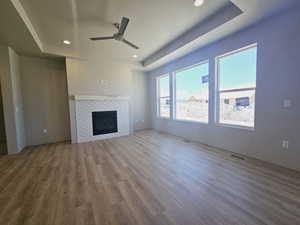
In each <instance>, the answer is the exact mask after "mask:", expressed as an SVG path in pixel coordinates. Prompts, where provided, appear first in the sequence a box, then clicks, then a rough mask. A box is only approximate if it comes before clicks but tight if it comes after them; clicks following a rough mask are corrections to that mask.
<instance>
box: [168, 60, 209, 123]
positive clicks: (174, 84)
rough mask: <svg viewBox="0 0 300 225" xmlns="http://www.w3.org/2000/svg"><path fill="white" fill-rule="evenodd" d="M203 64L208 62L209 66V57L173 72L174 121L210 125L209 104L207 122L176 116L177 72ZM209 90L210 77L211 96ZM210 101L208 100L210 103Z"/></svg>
mask: <svg viewBox="0 0 300 225" xmlns="http://www.w3.org/2000/svg"><path fill="white" fill-rule="evenodd" d="M203 64H208V66H209V59H206V60H203V61H201V62H199V63H196V64H193V65H190V66H186V67H182V68H180V69H178V70H175V71H174V72H173V73H172V87H173V90H172V107H173V109H172V112H173V113H172V115H173V118H172V119H173V120H174V121H178V122H187V123H195V124H202V125H208V124H209V121H210V113H209V106H208V121H207V122H203V121H197V120H185V119H177V117H176V73H180V72H182V71H185V70H188V69H192V68H194V67H197V66H201V65H203ZM207 75H208V76H210V72H209V69H208V74H207ZM209 90H210V79H209V83H208V96H209V97H210V95H209ZM209 102H210V101H208V104H210V103H209Z"/></svg>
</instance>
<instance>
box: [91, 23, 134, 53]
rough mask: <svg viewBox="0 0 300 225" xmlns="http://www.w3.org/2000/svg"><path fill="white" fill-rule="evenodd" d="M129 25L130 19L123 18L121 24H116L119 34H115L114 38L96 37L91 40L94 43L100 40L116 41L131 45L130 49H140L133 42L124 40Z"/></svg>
mask: <svg viewBox="0 0 300 225" xmlns="http://www.w3.org/2000/svg"><path fill="white" fill-rule="evenodd" d="M128 23H129V19H128V18H126V17H123V18H122V21H121V24H119V23H114V26H115V27H116V28H117V29H118V32H117V33H115V34H114V35H113V36H109V37H94V38H90V40H92V41H100V40H111V39H114V40H116V41H121V42H123V43H125V44H127V45H129V46H130V47H132V48H134V49H139V47H138V46H136V45H134V44H132V43H131V42H129V41H127V40H126V39H125V38H124V34H125V31H126V28H127V25H128Z"/></svg>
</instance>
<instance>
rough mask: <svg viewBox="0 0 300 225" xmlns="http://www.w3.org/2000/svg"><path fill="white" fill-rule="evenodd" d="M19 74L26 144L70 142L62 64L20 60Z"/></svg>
mask: <svg viewBox="0 0 300 225" xmlns="http://www.w3.org/2000/svg"><path fill="white" fill-rule="evenodd" d="M21 74H22V79H21V80H22V82H21V86H22V93H23V100H24V112H25V113H24V117H25V128H26V134H27V135H26V142H27V145H29V146H30V145H39V144H46V143H55V142H61V141H66V140H70V125H69V109H68V97H67V96H68V95H67V79H66V78H67V75H66V66H65V62H64V61H57V60H53V59H46V58H34V57H21ZM45 130H46V131H47V132H45Z"/></svg>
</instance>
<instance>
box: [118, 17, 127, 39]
mask: <svg viewBox="0 0 300 225" xmlns="http://www.w3.org/2000/svg"><path fill="white" fill-rule="evenodd" d="M128 23H129V19H128V18H126V17H123V18H122V21H121V24H120V29H119V34H121V35H124V33H125V30H126V28H127V25H128Z"/></svg>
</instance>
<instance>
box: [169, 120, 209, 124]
mask: <svg viewBox="0 0 300 225" xmlns="http://www.w3.org/2000/svg"><path fill="white" fill-rule="evenodd" d="M174 121H176V122H184V123H194V124H202V125H208V122H201V121H194V120H182V119H174Z"/></svg>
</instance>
